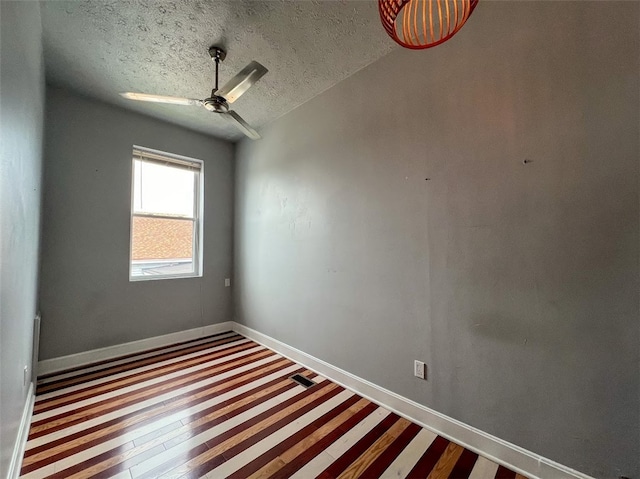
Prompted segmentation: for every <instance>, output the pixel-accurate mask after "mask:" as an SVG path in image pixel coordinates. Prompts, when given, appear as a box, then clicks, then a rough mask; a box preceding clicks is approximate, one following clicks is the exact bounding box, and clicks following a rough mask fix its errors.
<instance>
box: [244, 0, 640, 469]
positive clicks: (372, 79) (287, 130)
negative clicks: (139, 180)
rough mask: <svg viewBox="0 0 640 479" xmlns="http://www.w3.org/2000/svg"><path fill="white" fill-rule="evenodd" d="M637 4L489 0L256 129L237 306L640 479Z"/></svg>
mask: <svg viewBox="0 0 640 479" xmlns="http://www.w3.org/2000/svg"><path fill="white" fill-rule="evenodd" d="M639 16H640V4H639V3H637V2H625V3H617V2H578V3H577V2H531V3H530V2H484V3H483V2H480V4H479V6H478V9H477V10H476V12H475V13H474V15H473V17H472V18H471V20H470V22H469V23H468V24H467V25H466V26H465V27H464V29H463V30H462V31H461V32H460V34H459V35H458V36H457V37H455V38H454V39H453V40H452V41H450V42H448V43H445V44H443V45H441V46H439V47H437V48H435V49H432V50H429V51H422V52H414V51H408V50H401V49H398V50H396V51H393V52H392V53H390V54H389V55H388V56H386V57H384V58H383V59H381V60H380V61H378V62H376V63H374V64H372V65H370V66H369V67H367V68H366V69H364V70H362V71H360V72H359V73H357V74H356V75H354V76H352V77H351V78H349V79H347V80H345V81H344V82H342V83H340V84H338V85H337V86H335V87H334V88H332V89H330V90H328V91H327V92H325V93H324V94H322V95H320V96H319V97H317V98H315V99H314V100H312V101H310V102H308V103H307V104H305V105H303V106H302V107H300V108H298V109H297V110H294V111H293V112H291V113H289V114H288V115H286V116H284V117H283V118H281V119H279V120H278V121H276V122H274V123H273V124H272V125H271V127H270V128H268V129H267V131H266V132H265V138H264V139H263V140H262V141H260V142H244V143H243V144H242V145H241V146H240V147H239V149H238V150H239V151H238V156H239V160H238V164H237V165H236V217H235V218H236V220H235V221H236V229H235V231H236V240H235V244H236V248H235V254H236V270H235V281H236V289H235V291H236V297H235V301H236V315H237V320H239V321H240V322H242V323H244V324H246V325H248V326H250V327H253V328H256V329H258V330H259V331H261V332H264V333H266V334H268V335H270V336H272V337H275V338H277V339H279V340H281V341H284V342H285V343H287V344H290V345H292V346H294V347H296V348H299V349H301V350H303V351H306V352H308V353H310V354H312V355H314V356H316V357H318V358H321V359H323V360H326V361H328V362H330V363H331V364H334V365H336V366H338V367H340V368H343V369H345V370H347V371H350V372H352V373H354V374H356V375H358V376H361V377H363V378H365V379H367V380H370V381H372V382H374V383H376V384H378V385H380V386H383V387H385V388H389V389H391V390H393V391H395V392H397V393H399V394H402V395H404V396H406V397H408V398H410V399H413V400H416V401H418V402H420V403H421V404H424V405H427V406H429V407H431V408H434V409H436V410H438V411H441V412H442V413H444V414H447V415H449V416H452V417H454V418H456V419H459V420H461V421H464V422H465V423H468V424H471V425H473V426H476V427H478V428H480V429H482V430H484V431H487V432H489V433H491V434H494V435H496V436H498V437H500V438H503V439H506V440H507V441H511V442H512V443H515V444H517V445H520V446H523V447H525V448H527V449H529V450H532V451H534V452H536V453H539V454H542V455H544V456H546V457H548V458H551V459H553V460H556V461H559V462H561V463H564V464H566V465H569V466H571V467H574V468H576V469H578V470H581V471H584V472H586V473H590V474H593V475H595V476H597V477H617V476H618V474H625V475H628V476H631V477H640V465H639V457H640V454H639V452H640V447H639V444H640V441H639V437H638V436H639V431H640V424H639V418H638V416H639V411H640V404H639V397H638V393H639V386H640V383H639V368H638V365H639V353H638V349H639V348H638V344H640V342H639V334H638V333H639V326H640V322H639V314H638V301H639V294H638V291H639V278H638V276H639V275H638V260H639V255H638V246H639V201H638V199H639V198H638V159H639V154H640V151H639V150H640V148H639V145H638V143H639V141H638V133H639V126H640V125H639V113H638V111H639V108H638V107H639V86H640V85H639V77H640V75H639V74H640V71H639V54H640V46H639V33H638V30H639V29H638V21H639ZM327 61H330V59H328V60H327ZM525 159H529V160H531V162H530V163H527V164H523V160H525ZM426 178H430V180H428V181H426V180H425V179H426ZM414 359H422V360H425V361H426V362H427V363H428V367H429V380H428V381H426V382H425V381H421V380H419V379H416V378H414V377H413V376H412V373H413V368H412V364H413V360H414Z"/></svg>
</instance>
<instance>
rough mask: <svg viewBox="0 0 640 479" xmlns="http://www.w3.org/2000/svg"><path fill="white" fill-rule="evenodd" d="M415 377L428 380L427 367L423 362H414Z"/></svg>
mask: <svg viewBox="0 0 640 479" xmlns="http://www.w3.org/2000/svg"><path fill="white" fill-rule="evenodd" d="M413 375H414V376H415V377H417V378H420V379H427V365H426V364H425V363H423V362H422V361H417V360H416V361H414V362H413Z"/></svg>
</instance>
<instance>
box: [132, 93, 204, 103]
mask: <svg viewBox="0 0 640 479" xmlns="http://www.w3.org/2000/svg"><path fill="white" fill-rule="evenodd" d="M120 95H121V96H122V97H124V98H126V99H128V100H138V101H152V102H155V103H171V104H173V105H202V100H194V99H193V98H180V97H178V96H164V95H149V94H147V93H134V92H130V91H129V92H126V93H120Z"/></svg>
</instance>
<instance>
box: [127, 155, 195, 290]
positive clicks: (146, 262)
mask: <svg viewBox="0 0 640 479" xmlns="http://www.w3.org/2000/svg"><path fill="white" fill-rule="evenodd" d="M203 177H204V171H203V164H202V161H200V160H193V159H191V158H185V157H182V156H177V155H172V154H169V153H163V152H160V151H154V150H149V149H147V148H141V147H134V149H133V175H132V195H131V196H132V198H131V257H130V261H129V266H130V267H129V279H130V280H131V281H137V280H146V279H164V278H185V277H194V276H202V249H201V245H202V203H203V201H202V198H203V191H202V190H203V188H202V185H203Z"/></svg>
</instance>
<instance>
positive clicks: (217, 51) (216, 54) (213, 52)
mask: <svg viewBox="0 0 640 479" xmlns="http://www.w3.org/2000/svg"><path fill="white" fill-rule="evenodd" d="M209 56H210V57H211V59H212V60H213V61H214V62H215V64H216V85H215V88H214V90H213V92H211V96H213V95H214V94H215V92H217V91H218V68H219V67H220V62H222V61H224V59H225V58H226V57H227V52H225V51H224V50H223V49H222V48H220V47H215V46H214V47H211V48H209Z"/></svg>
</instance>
